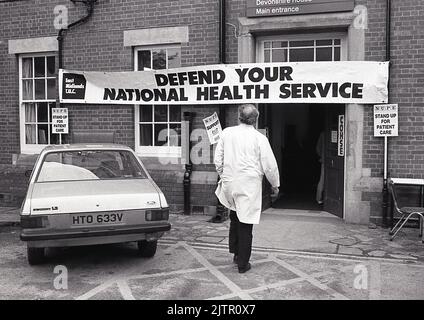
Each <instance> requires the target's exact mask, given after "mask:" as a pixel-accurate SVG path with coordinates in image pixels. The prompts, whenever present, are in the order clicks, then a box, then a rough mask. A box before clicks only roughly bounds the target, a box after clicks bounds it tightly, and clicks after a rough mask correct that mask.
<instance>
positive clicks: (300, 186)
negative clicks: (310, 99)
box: [258, 104, 345, 218]
mask: <svg viewBox="0 0 424 320" xmlns="http://www.w3.org/2000/svg"><path fill="white" fill-rule="evenodd" d="M259 111H260V117H259V120H258V129H260V130H261V131H262V132H263V133H265V134H266V135H267V136H268V139H269V141H270V144H271V147H272V149H273V151H274V154H275V157H276V159H277V162H278V167H279V170H280V196H279V198H278V200H277V201H275V202H273V203H271V198H270V187H269V184H268V183H267V182H264V192H263V197H264V199H263V200H264V201H263V203H264V209H265V208H268V207H272V208H276V209H291V210H307V211H326V212H328V213H331V214H333V215H336V216H338V217H341V218H343V201H344V155H345V154H344V150H345V145H344V144H345V129H344V112H345V105H339V104H260V105H259ZM320 135H321V138H320ZM321 170H323V171H321ZM321 174H322V179H323V180H322V184H323V185H322V197H319V195H318V197H317V187H318V183H319V181H320V178H321Z"/></svg>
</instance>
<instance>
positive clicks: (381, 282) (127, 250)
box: [0, 210, 424, 300]
mask: <svg viewBox="0 0 424 320" xmlns="http://www.w3.org/2000/svg"><path fill="white" fill-rule="evenodd" d="M0 212H1V210H0ZM9 214H12V215H14V213H13V211H9ZM4 216H5V215H3V217H4ZM209 218H210V217H207V216H184V215H177V214H174V215H171V218H170V220H171V222H172V226H173V227H172V231H171V232H169V233H167V234H166V236H165V237H164V238H162V240H161V241H160V246H159V248H158V252H157V254H156V255H155V257H154V258H152V259H145V258H140V257H138V256H137V251H136V248H135V245H133V244H123V245H109V246H95V247H80V248H69V249H62V250H50V251H49V252H48V255H49V262H48V263H47V264H44V265H41V266H36V267H30V266H29V265H28V264H27V262H26V250H25V246H24V245H23V243H22V242H20V241H19V228H17V227H16V226H4V225H3V227H2V228H0V243H1V247H0V298H1V299H187V300H191V299H230V300H231V299H235V300H239V299H260V300H262V299H279V300H280V299H424V286H422V283H423V282H422V279H423V277H424V250H423V249H424V244H422V243H421V241H420V239H419V238H418V230H416V229H407V230H405V232H402V234H400V235H399V238H397V239H395V241H393V242H390V241H388V234H387V230H383V229H369V228H368V227H367V226H356V225H348V224H345V223H344V222H343V221H341V220H339V219H338V218H335V217H333V216H330V215H328V214H325V213H319V212H307V211H273V210H271V211H269V212H267V213H264V214H263V217H262V221H261V224H260V225H258V226H256V227H255V228H254V246H255V247H254V250H253V255H252V261H251V262H252V269H251V270H250V271H249V272H247V273H245V274H239V273H238V272H237V268H236V266H235V265H234V264H233V263H232V256H231V255H230V254H229V253H228V251H227V241H228V238H227V236H228V225H229V222H228V221H226V222H224V223H220V224H213V223H210V222H208V220H209ZM12 220H13V219H12ZM57 266H59V267H57ZM60 266H65V267H66V270H67V272H68V281H67V284H68V288H67V289H65V290H64V289H55V286H54V284H55V283H56V285H57V283H58V282H59V285H60V284H62V285H63V284H64V283H66V282H63V281H60V280H61V279H62V276H63V275H64V273H63V269H60V268H62V267H60ZM55 267H56V268H59V269H56V273H54V271H55V270H54V269H55ZM58 276H60V277H59V278H57V277H58Z"/></svg>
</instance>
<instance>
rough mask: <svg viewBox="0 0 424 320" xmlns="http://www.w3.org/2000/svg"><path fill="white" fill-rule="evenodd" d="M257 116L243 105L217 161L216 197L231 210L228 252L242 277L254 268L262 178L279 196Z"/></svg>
mask: <svg viewBox="0 0 424 320" xmlns="http://www.w3.org/2000/svg"><path fill="white" fill-rule="evenodd" d="M258 116H259V112H258V110H257V109H256V107H255V106H254V105H252V104H244V105H241V106H240V107H239V122H240V124H239V125H238V126H234V127H229V128H226V129H224V130H223V131H222V134H221V138H220V140H219V142H218V145H217V147H216V150H215V158H214V162H215V167H216V171H217V172H218V174H219V176H220V182H219V183H218V188H217V190H216V195H217V197H218V199H219V201H220V202H221V203H222V204H223V205H224V206H226V207H227V208H229V209H230V210H231V213H230V220H231V223H230V233H229V250H230V253H233V254H234V262H235V263H237V265H238V270H239V272H240V273H244V272H246V271H248V270H249V269H250V268H251V265H250V263H249V259H250V255H251V250H252V229H253V225H254V224H259V220H260V216H261V211H262V210H261V209H262V178H263V176H264V175H265V176H266V178H267V179H268V181H269V183H270V184H271V186H272V196H273V197H276V196H278V191H279V190H278V188H279V186H280V176H279V172H278V166H277V161H276V160H275V156H274V154H273V152H272V149H271V146H270V144H269V141H268V139H267V137H266V136H264V135H263V134H262V133H260V132H259V131H257V130H256V129H255V127H254V125H255V123H256V121H257V118H258Z"/></svg>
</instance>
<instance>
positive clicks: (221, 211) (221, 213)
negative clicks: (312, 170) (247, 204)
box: [211, 0, 228, 223]
mask: <svg viewBox="0 0 424 320" xmlns="http://www.w3.org/2000/svg"><path fill="white" fill-rule="evenodd" d="M225 33H226V29H225V0H219V63H220V64H225V63H226V59H225V53H226V42H225ZM218 117H219V122H220V123H221V126H222V128H223V129H224V128H225V125H226V117H225V105H223V104H221V105H219V111H218ZM218 180H219V177H218ZM227 218H228V210H227V208H226V207H225V206H223V205H222V204H221V203H220V202H219V200H218V198H217V206H216V215H215V216H214V217H213V218H212V219H211V222H215V223H220V222H224V221H225V220H226V219H227Z"/></svg>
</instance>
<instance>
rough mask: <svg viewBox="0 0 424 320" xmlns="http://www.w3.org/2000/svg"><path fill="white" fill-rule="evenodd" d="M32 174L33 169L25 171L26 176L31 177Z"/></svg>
mask: <svg viewBox="0 0 424 320" xmlns="http://www.w3.org/2000/svg"><path fill="white" fill-rule="evenodd" d="M31 174H32V169H31V170H27V171H25V177H27V178H29V177H31Z"/></svg>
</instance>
